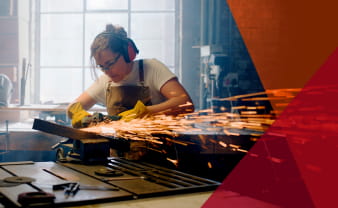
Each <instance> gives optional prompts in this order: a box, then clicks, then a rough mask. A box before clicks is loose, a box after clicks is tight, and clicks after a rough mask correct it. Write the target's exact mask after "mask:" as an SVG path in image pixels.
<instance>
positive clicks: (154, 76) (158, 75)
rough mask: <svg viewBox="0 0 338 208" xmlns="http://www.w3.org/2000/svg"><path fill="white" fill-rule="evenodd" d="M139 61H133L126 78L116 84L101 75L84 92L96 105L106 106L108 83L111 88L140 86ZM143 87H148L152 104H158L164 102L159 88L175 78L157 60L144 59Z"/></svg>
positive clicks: (104, 75)
mask: <svg viewBox="0 0 338 208" xmlns="http://www.w3.org/2000/svg"><path fill="white" fill-rule="evenodd" d="M138 66H139V60H136V61H134V64H133V68H132V70H131V72H130V73H129V74H128V75H127V76H126V78H125V79H124V80H122V81H120V82H118V83H116V82H112V81H110V78H109V77H108V76H107V75H106V74H103V75H101V76H100V77H99V78H98V79H97V80H96V81H95V82H94V83H93V84H92V85H91V86H90V87H89V88H88V89H87V90H86V92H87V93H88V94H89V95H90V96H91V97H92V98H93V99H95V100H96V101H97V102H98V103H102V104H104V105H105V104H106V89H107V86H108V83H109V82H110V85H111V86H122V85H139V86H140V85H141V84H140V78H139V67H138ZM143 71H144V85H145V86H147V87H149V89H150V95H151V102H152V104H158V103H161V102H163V101H165V100H166V98H165V97H164V96H162V94H161V93H160V89H161V87H162V86H163V85H164V84H165V83H166V82H167V81H169V80H170V79H172V78H175V77H176V75H175V74H174V73H173V72H171V71H170V70H169V69H168V67H166V66H165V65H164V64H163V63H161V62H160V61H158V60H157V59H144V60H143Z"/></svg>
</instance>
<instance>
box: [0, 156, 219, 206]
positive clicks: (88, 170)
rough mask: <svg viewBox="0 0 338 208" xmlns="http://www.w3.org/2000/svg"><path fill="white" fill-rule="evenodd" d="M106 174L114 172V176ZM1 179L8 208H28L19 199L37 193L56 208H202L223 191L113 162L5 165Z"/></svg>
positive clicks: (171, 173) (190, 178)
mask: <svg viewBox="0 0 338 208" xmlns="http://www.w3.org/2000/svg"><path fill="white" fill-rule="evenodd" d="M102 170H109V171H112V170H113V175H111V174H108V175H107V174H106V172H102ZM115 171H116V172H115ZM103 173H104V174H103ZM109 173H111V172H109ZM117 173H118V174H117ZM114 174H116V175H114ZM13 178H15V179H14V183H13ZM0 179H1V180H0V192H1V194H2V195H3V198H1V203H2V204H5V205H6V206H9V207H23V201H20V200H19V199H20V197H19V195H22V194H25V199H26V200H27V196H29V197H30V196H31V195H29V194H31V193H37V192H40V193H41V192H43V193H46V194H48V195H53V196H54V198H53V200H52V201H48V202H44V203H45V204H46V205H49V204H50V205H52V206H55V207H64V206H83V205H88V206H89V205H90V206H92V204H96V205H97V204H101V203H103V205H102V206H103V207H104V206H109V205H108V204H110V203H116V202H119V203H121V205H123V204H124V205H126V206H128V204H129V205H130V204H131V203H134V201H135V202H136V204H140V205H141V204H154V206H155V207H158V206H157V205H156V203H158V204H162V203H164V201H166V202H167V203H166V204H172V203H177V204H181V203H182V204H181V205H183V204H186V203H187V202H189V203H191V204H192V206H194V207H196V206H197V207H199V206H200V205H201V203H203V202H204V201H205V200H206V198H207V197H208V196H209V195H210V194H211V193H212V191H213V190H215V189H216V188H217V187H218V185H219V183H218V182H216V181H212V180H209V179H205V178H201V177H198V176H194V175H190V174H187V173H183V172H179V171H176V170H171V169H167V168H163V167H160V166H156V165H152V164H148V163H139V162H137V163H136V162H132V161H127V160H124V159H121V158H110V159H109V162H108V163H107V164H105V165H85V164H77V163H59V162H58V163H56V162H30V161H22V162H13V163H0ZM17 182H18V183H17ZM73 183H76V184H79V189H78V190H76V192H74V193H73V194H72V193H67V194H66V188H67V186H68V185H69V184H73ZM64 186H65V187H64ZM186 194H188V195H186ZM174 195H175V196H178V197H174ZM42 199H43V198H42ZM141 199H143V200H141ZM147 199H148V200H147ZM150 199H154V200H150ZM172 199H174V200H172ZM186 199H188V201H186ZM29 200H31V198H29ZM189 200H191V201H189ZM19 201H20V202H19ZM169 201H170V202H169ZM108 202H109V203H108ZM25 203H26V202H25ZM35 203H37V202H34V203H33V204H35ZM111 205H112V204H111ZM172 205H173V204H172ZM96 207H100V206H99V205H97V206H96Z"/></svg>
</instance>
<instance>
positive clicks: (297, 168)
mask: <svg viewBox="0 0 338 208" xmlns="http://www.w3.org/2000/svg"><path fill="white" fill-rule="evenodd" d="M337 160H338V49H337V50H336V51H335V52H334V53H333V54H332V55H331V57H329V59H328V60H327V62H326V63H325V64H324V65H323V66H322V67H321V68H320V69H319V70H318V71H317V72H316V74H315V75H314V76H313V77H312V79H311V80H310V81H309V82H308V83H307V85H306V86H305V87H304V88H303V89H302V91H301V92H300V93H299V94H298V95H297V96H296V97H295V99H294V100H293V101H292V102H291V103H290V104H289V105H288V107H287V108H286V109H285V110H284V111H283V113H282V114H281V115H280V116H279V117H278V119H277V120H276V121H275V122H274V124H273V125H272V126H271V128H269V130H268V131H267V132H266V133H265V134H264V135H263V136H262V137H261V138H260V139H259V140H258V141H257V143H256V144H255V145H254V146H253V147H252V149H251V150H250V152H249V153H248V154H247V155H246V156H245V157H244V158H243V159H242V160H241V161H240V163H239V164H238V165H237V166H236V167H235V169H234V170H233V171H232V172H231V173H230V174H229V175H228V176H227V177H226V179H225V180H224V181H223V183H222V185H220V187H219V188H218V189H217V190H216V191H215V192H214V193H213V194H212V195H211V197H210V198H209V199H208V200H207V201H206V203H205V204H204V205H203V207H205V208H209V207H275V206H282V207H295V208H296V207H297V208H299V207H307V208H309V207H337V206H338V205H337V204H338V203H337V200H336V198H335V195H334V194H335V193H336V192H335V191H332V190H335V189H336V188H337V187H338V179H337V176H338V167H337V165H336V163H335V162H336V161H337Z"/></svg>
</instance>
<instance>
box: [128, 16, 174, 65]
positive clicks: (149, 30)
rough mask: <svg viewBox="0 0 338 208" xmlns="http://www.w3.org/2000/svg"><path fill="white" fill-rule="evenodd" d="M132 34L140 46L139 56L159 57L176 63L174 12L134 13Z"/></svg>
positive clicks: (167, 61) (167, 63) (170, 62)
mask: <svg viewBox="0 0 338 208" xmlns="http://www.w3.org/2000/svg"><path fill="white" fill-rule="evenodd" d="M131 24H132V25H131V34H132V38H133V39H134V40H135V43H136V45H137V46H138V47H139V50H140V54H139V57H138V58H157V59H159V60H161V61H163V62H164V63H165V64H166V65H170V66H174V64H175V61H174V60H175V57H174V54H175V21H174V14H132V23H131Z"/></svg>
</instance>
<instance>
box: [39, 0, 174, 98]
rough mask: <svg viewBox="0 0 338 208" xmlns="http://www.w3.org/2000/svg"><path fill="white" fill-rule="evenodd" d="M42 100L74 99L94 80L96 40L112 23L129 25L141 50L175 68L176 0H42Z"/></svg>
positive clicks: (40, 55) (143, 56)
mask: <svg viewBox="0 0 338 208" xmlns="http://www.w3.org/2000/svg"><path fill="white" fill-rule="evenodd" d="M37 6H38V8H39V9H38V11H40V12H39V16H38V19H39V25H40V26H39V31H40V32H39V34H38V35H39V37H40V38H39V39H38V40H39V41H37V42H38V46H39V47H38V48H39V50H38V53H37V54H38V55H39V60H40V61H39V65H40V66H39V67H38V69H39V72H40V73H39V80H40V87H39V90H38V91H37V92H38V96H39V98H38V99H39V101H40V102H41V103H46V102H49V103H64V102H66V103H67V102H70V101H72V100H74V99H75V98H76V97H77V96H78V95H80V93H81V92H83V91H84V90H85V89H86V88H87V87H89V85H90V84H91V83H92V82H93V78H92V76H91V69H90V44H91V42H92V41H93V39H94V37H95V36H96V35H97V34H98V33H100V32H102V31H103V30H104V28H105V25H106V24H107V23H112V24H118V25H121V26H123V27H124V28H125V29H126V31H127V32H128V35H129V37H131V38H132V39H133V40H134V41H135V43H136V45H137V47H138V48H139V50H140V54H139V55H138V57H137V58H157V59H159V60H161V61H162V62H163V63H165V64H166V65H167V66H168V67H169V68H170V69H171V70H172V71H175V63H176V61H175V58H176V57H175V42H176V41H175V37H176V36H175V28H176V26H175V14H176V13H175V0H40V1H38V4H37Z"/></svg>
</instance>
